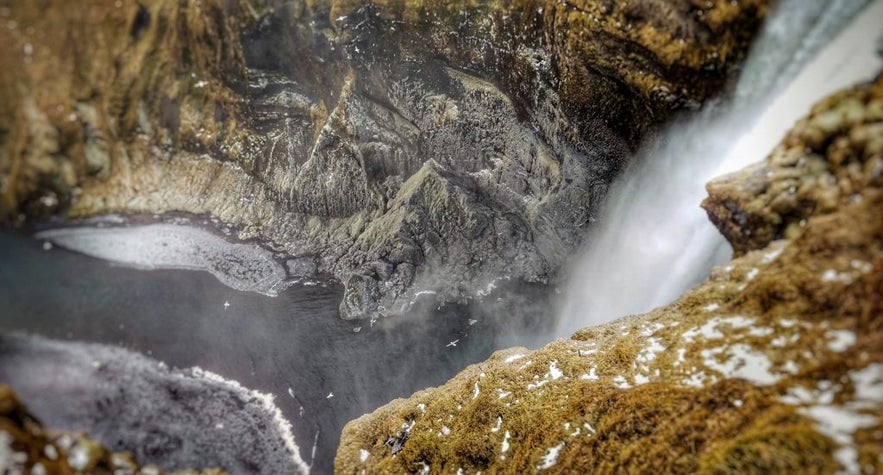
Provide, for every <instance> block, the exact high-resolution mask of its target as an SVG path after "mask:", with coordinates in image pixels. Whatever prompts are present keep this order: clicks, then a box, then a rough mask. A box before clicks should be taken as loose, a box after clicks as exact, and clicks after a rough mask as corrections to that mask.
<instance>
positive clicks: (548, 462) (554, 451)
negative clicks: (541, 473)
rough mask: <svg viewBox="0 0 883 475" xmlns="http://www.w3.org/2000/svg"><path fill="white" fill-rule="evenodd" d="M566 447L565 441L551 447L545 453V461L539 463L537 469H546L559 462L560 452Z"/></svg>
mask: <svg viewBox="0 0 883 475" xmlns="http://www.w3.org/2000/svg"><path fill="white" fill-rule="evenodd" d="M563 448H564V442H561V443H560V444H558V445H556V446H554V447H549V450H548V451H547V452H546V455H543V463H541V464H539V465H537V470H546V469H549V468H552V467H554V466H555V464H556V463H557V462H558V454H559V453H560V452H561V449H563Z"/></svg>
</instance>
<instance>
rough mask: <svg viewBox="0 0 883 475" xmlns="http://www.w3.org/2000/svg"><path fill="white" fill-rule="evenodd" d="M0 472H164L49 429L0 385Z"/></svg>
mask: <svg viewBox="0 0 883 475" xmlns="http://www.w3.org/2000/svg"><path fill="white" fill-rule="evenodd" d="M0 472H2V473H5V474H14V473H29V474H58V475H68V474H69V475H75V474H108V475H110V474H115V475H116V474H119V475H123V474H131V475H135V474H144V475H147V474H152V475H161V474H162V473H165V472H164V471H163V470H161V469H160V468H159V467H157V466H155V465H145V466H141V465H139V464H138V462H137V461H136V460H135V457H134V456H133V455H132V454H130V453H128V452H110V451H108V450H107V449H105V448H104V447H103V446H102V445H101V444H100V443H98V442H96V441H94V440H91V439H89V438H88V437H87V436H86V435H84V434H72V433H63V432H54V431H50V430H47V429H46V428H44V427H43V426H42V425H41V424H40V422H39V421H38V420H37V419H35V418H34V417H33V416H32V415H31V414H30V413H28V411H27V409H26V408H25V407H24V406H23V405H22V404H21V403H19V401H18V400H17V399H16V397H15V395H14V394H13V393H12V390H11V389H10V388H9V386H6V385H5V384H0ZM174 473H175V474H177V475H223V474H224V473H226V472H223V471H220V470H214V469H208V470H203V471H196V470H183V471H177V472H174Z"/></svg>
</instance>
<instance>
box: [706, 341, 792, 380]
mask: <svg viewBox="0 0 883 475" xmlns="http://www.w3.org/2000/svg"><path fill="white" fill-rule="evenodd" d="M701 354H702V357H703V358H704V364H705V366H706V367H707V368H710V369H713V370H715V371H717V372H719V373H721V374H722V375H723V376H724V377H725V378H742V379H747V380H748V381H751V382H753V383H755V384H757V385H761V386H766V385H770V384H774V383H776V382H777V381H778V380H779V376H777V375H775V374H773V373H772V372H770V369H771V367H772V363H771V362H770V360H769V358H768V357H767V356H766V355H765V354H763V353H761V352H759V351H757V350H755V349H754V348H752V347H751V346H749V345H745V344H741V343H740V344H735V345H730V346H722V347H717V348H712V349H706V350H702V353H701ZM721 355H723V356H725V359H724V360H723V362H720V361H718V357H719V356H721Z"/></svg>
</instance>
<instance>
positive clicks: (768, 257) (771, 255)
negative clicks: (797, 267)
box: [761, 246, 785, 264]
mask: <svg viewBox="0 0 883 475" xmlns="http://www.w3.org/2000/svg"><path fill="white" fill-rule="evenodd" d="M784 250H785V247H784V246H782V247H780V248H778V249H773V250H772V251H769V252H767V253H764V255H763V259H761V262H763V263H764V264H769V263H771V262H773V261H775V260H776V259H778V258H779V255H781V254H782V251H784Z"/></svg>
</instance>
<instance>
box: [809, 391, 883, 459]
mask: <svg viewBox="0 0 883 475" xmlns="http://www.w3.org/2000/svg"><path fill="white" fill-rule="evenodd" d="M799 412H800V413H802V414H804V415H805V416H808V417H811V418H813V419H815V421H816V423H817V424H816V430H818V431H819V432H820V433H822V434H824V435H826V436H828V437H830V438H831V440H833V441H834V442H837V443H838V444H839V445H840V448H838V449H837V450H835V451H834V458H835V459H836V460H837V462H839V463H840V465H842V466H843V468H844V470H843V471H842V472H838V473H848V474H854V473H861V470H860V467H859V464H858V450H856V448H855V441H854V440H853V438H852V435H853V434H854V433H855V431H857V430H859V429H865V428H868V427H874V426H875V425H877V418H876V417H874V416H871V415H868V414H861V413H857V412H855V411H852V410H849V409H847V408H843V407H836V406H811V407H807V408H801V409H800V410H799Z"/></svg>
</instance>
